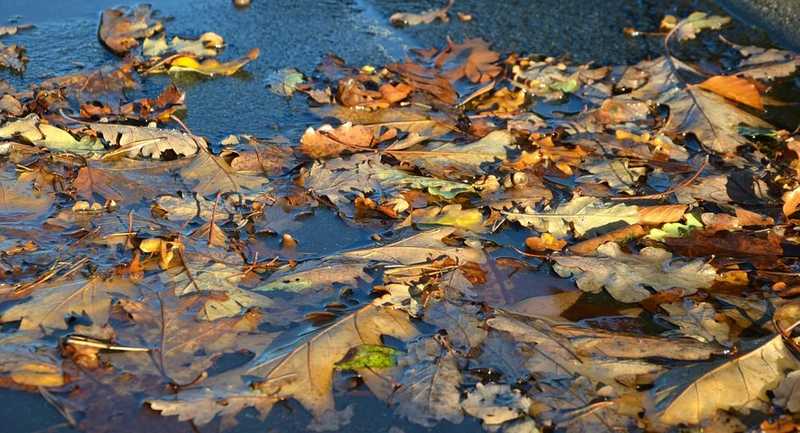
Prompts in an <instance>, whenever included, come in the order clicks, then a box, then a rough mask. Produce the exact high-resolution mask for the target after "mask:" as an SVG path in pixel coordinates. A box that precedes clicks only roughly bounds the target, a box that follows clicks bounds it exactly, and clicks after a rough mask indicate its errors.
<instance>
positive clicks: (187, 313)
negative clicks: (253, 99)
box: [0, 1, 800, 432]
mask: <svg viewBox="0 0 800 433" xmlns="http://www.w3.org/2000/svg"><path fill="white" fill-rule="evenodd" d="M452 3H453V2H452V1H451V2H449V3H448V4H447V5H446V6H445V7H444V8H443V9H438V10H433V11H429V12H426V13H423V14H412V13H404V14H400V15H396V16H393V17H392V21H393V22H396V23H402V24H404V25H416V24H422V23H429V22H432V21H434V20H437V19H438V20H442V21H447V20H448V19H449V18H448V11H449V8H450V7H451V6H452ZM728 21H729V20H728V19H727V18H724V17H718V16H709V15H706V14H703V13H695V14H692V15H690V16H689V17H688V18H686V19H684V20H681V21H678V20H674V21H673V20H669V19H665V22H664V23H663V26H664V27H665V29H666V30H667V31H668V33H666V34H664V35H663V37H664V41H663V42H664V47H665V52H664V56H663V57H660V58H656V59H652V60H646V61H642V62H640V63H639V64H635V65H628V66H603V67H595V66H592V65H574V64H569V63H567V62H564V61H561V60H558V59H553V58H549V57H542V56H520V55H509V56H502V55H501V54H500V53H498V52H495V51H493V50H492V48H491V46H490V44H489V43H487V42H486V41H483V40H480V39H468V40H465V41H461V42H458V41H454V40H447V41H446V43H445V44H443V45H442V46H441V47H437V48H432V49H427V50H414V51H413V52H412V53H410V56H409V58H408V59H407V60H406V61H405V62H403V63H395V64H390V65H386V66H385V67H381V68H376V67H372V66H364V67H353V66H349V65H347V63H346V62H345V61H344V60H343V59H340V58H338V57H335V56H333V55H330V56H328V57H326V58H325V59H323V60H322V63H321V64H320V65H319V67H318V68H317V69H316V70H315V71H302V72H301V71H298V70H296V69H285V70H281V71H278V72H276V73H275V74H274V75H273V76H271V77H264V78H266V79H267V81H268V83H269V85H268V88H269V90H271V91H273V92H275V93H277V94H280V95H282V96H284V97H286V98H307V99H308V102H309V114H316V115H317V116H318V119H319V121H318V122H317V123H316V124H313V125H308V126H309V127H308V129H307V130H306V131H305V132H304V133H303V134H302V135H300V136H296V137H290V138H289V139H286V138H282V137H270V138H258V137H254V136H251V135H247V134H239V133H237V134H234V135H230V136H228V137H227V138H225V139H224V140H222V141H221V142H220V143H210V142H208V141H207V140H206V139H205V138H203V137H200V136H198V135H195V134H193V133H192V131H191V130H190V129H189V128H188V127H186V125H184V124H183V121H182V120H181V113H182V112H183V111H185V110H186V109H187V107H186V106H185V103H184V93H183V90H182V89H180V88H178V87H176V85H175V84H170V85H169V86H168V87H166V88H165V89H163V91H162V93H161V94H160V95H158V96H156V97H152V98H142V99H138V100H131V99H130V98H129V96H128V93H127V91H128V90H130V89H134V88H137V87H142V86H152V85H153V81H152V80H151V79H150V78H149V76H150V75H151V74H156V73H169V74H171V75H173V76H174V75H175V74H178V73H198V74H202V75H207V76H226V75H232V74H234V73H236V72H237V71H239V70H241V68H242V67H244V66H245V65H246V64H247V63H249V62H250V61H253V60H255V59H256V58H257V57H258V49H257V48H254V49H252V50H251V51H250V52H249V53H248V54H247V55H246V56H244V57H242V58H239V59H237V60H231V61H220V60H217V58H216V57H217V56H218V55H221V54H222V53H223V50H224V47H225V43H224V39H223V37H222V36H220V35H217V34H216V33H212V32H206V33H203V34H202V35H200V36H199V37H197V38H196V39H193V38H182V37H178V36H172V37H168V36H167V34H166V30H165V29H164V25H163V23H162V22H161V21H160V20H158V19H157V15H156V14H155V13H154V12H153V11H152V10H151V9H150V8H149V7H148V6H140V7H137V8H135V9H131V10H127V9H109V10H106V11H104V12H103V14H102V17H101V22H100V30H99V38H100V41H101V42H102V43H103V44H104V45H105V46H106V47H107V48H108V49H109V50H111V51H112V52H113V53H116V54H118V55H120V56H125V57H124V59H121V60H120V61H119V64H118V65H116V66H115V67H111V68H107V69H103V70H98V71H90V72H87V73H82V74H75V75H69V76H61V77H55V78H51V79H48V80H46V81H44V82H41V83H38V84H37V85H35V86H34V88H33V89H32V91H31V92H15V91H14V90H13V89H8V90H3V95H2V99H0V110H2V111H1V112H0V115H2V118H1V119H2V123H0V227H1V228H2V231H1V232H0V277H2V278H1V279H0V322H2V324H3V332H2V334H0V341H2V344H0V386H2V387H5V388H11V389H17V390H25V391H36V392H41V393H42V394H43V395H44V396H45V397H46V398H47V400H48V402H50V403H51V404H53V405H55V406H56V407H57V408H58V409H59V410H60V411H61V413H62V414H64V416H65V418H66V419H67V421H68V422H69V423H71V424H72V425H73V427H75V428H78V429H80V430H84V431H106V430H107V429H108V428H114V429H121V430H117V431H128V430H130V431H142V430H144V429H147V428H150V429H153V430H154V431H172V430H175V431H182V430H181V429H182V428H184V427H191V429H194V430H198V429H204V428H205V427H204V426H205V425H207V424H211V425H212V427H208V428H212V429H218V430H220V431H224V430H227V429H230V428H232V427H233V426H234V425H235V424H236V423H237V422H238V421H240V420H241V416H240V413H241V412H242V411H244V410H249V411H250V413H257V414H258V415H260V416H261V417H262V418H266V417H269V413H270V412H271V411H273V410H279V409H277V408H278V407H279V406H282V405H280V403H281V402H282V401H286V400H292V401H294V402H296V404H298V405H299V406H302V408H304V409H305V411H307V413H308V414H309V415H308V417H309V419H308V422H309V424H308V428H309V429H312V430H342V431H347V430H346V429H347V428H348V427H347V426H348V424H349V423H350V422H351V421H352V420H353V418H368V419H372V416H371V415H373V414H364V413H359V412H358V408H359V406H358V405H350V404H349V402H350V401H351V399H350V397H352V396H353V395H356V394H361V395H363V394H364V393H369V394H370V395H373V396H374V397H375V398H377V399H379V400H380V401H381V402H382V403H383V404H384V405H385V406H386V407H387V408H389V409H388V410H390V411H391V413H392V420H393V421H392V422H399V421H401V420H402V422H407V423H414V424H418V425H420V426H423V427H425V428H439V427H441V426H443V425H445V424H444V423H450V424H460V423H463V422H465V420H466V419H468V418H473V419H474V420H476V421H477V422H479V423H480V424H482V425H483V427H484V428H485V429H486V430H488V431H504V432H523V431H525V432H536V431H609V432H610V431H645V430H647V431H670V430H672V431H678V429H681V428H683V427H682V426H692V427H697V428H699V429H709V430H713V431H735V428H736V427H737V426H740V427H742V428H744V427H745V425H747V426H751V427H754V426H755V424H753V423H754V422H759V423H760V422H762V421H763V424H761V425H762V427H763V426H766V427H763V429H764V430H765V431H767V429H768V428H773V426H775V425H778V424H780V423H783V424H781V425H784V424H785V425H789V424H791V423H792V422H793V420H795V417H800V397H799V396H798V394H797V393H796V392H795V391H796V390H797V389H798V385H797V383H796V382H797V378H798V377H800V375H798V371H800V359H798V358H797V353H800V352H798V350H799V349H800V341H799V340H798V338H797V337H796V336H795V334H794V329H795V328H796V324H797V323H798V320H800V308H798V303H797V300H796V297H797V296H798V295H800V290H798V287H800V286H799V284H800V279H798V277H797V275H798V274H797V270H798V266H800V262H798V257H800V239H799V238H798V236H797V234H796V228H797V226H796V225H795V224H798V219H796V218H797V212H796V211H797V209H798V207H800V178H798V173H800V159H798V157H799V156H800V147H798V141H797V140H798V138H800V137H798V136H797V129H796V127H797V125H787V124H785V122H786V120H785V118H782V117H780V116H771V111H770V110H771V109H773V108H774V109H776V110H777V109H780V108H781V107H787V106H794V105H795V104H796V103H797V101H785V100H781V93H780V92H778V91H776V90H775V89H781V88H786V86H791V85H792V81H793V80H794V82H795V83H796V80H797V77H796V75H795V74H796V71H797V65H798V63H799V62H800V57H798V55H797V54H794V53H791V52H786V51H779V50H776V49H762V48H758V47H749V46H740V45H736V44H734V43H732V42H730V41H728V40H726V39H720V38H717V37H716V36H717V35H716V31H717V30H719V29H720V28H721V27H723V26H724V25H726V24H727V23H728ZM14 32H16V29H2V30H0V36H2V35H3V34H13V33H14ZM698 50H701V51H702V52H703V53H704V56H703V57H702V58H697V51H698ZM0 56H2V54H0ZM4 58H5V57H0V62H2V61H3V59H4ZM17 58H19V57H17ZM265 91H266V89H265ZM150 94H156V92H152V93H150ZM100 96H102V98H100ZM99 101H104V102H99ZM106 101H107V102H106ZM565 107H572V108H565ZM565 110H566V111H565ZM68 113H75V114H68ZM230 132H233V131H230ZM551 283H552V284H551ZM557 287H560V288H562V289H563V290H562V289H557ZM280 410H283V409H280ZM153 411H155V412H153ZM154 413H159V414H160V415H163V418H161V417H159V416H157V415H154ZM776 414H780V415H782V416H781V417H780V418H775V415H776ZM293 416H299V415H297V414H295V415H293ZM303 416H305V415H303ZM120 419H124V420H125V422H124V423H120V422H119V420H120ZM154 419H155V420H156V421H154ZM154 422H155V423H156V424H155V425H156V427H153V425H154V424H153V423H154ZM182 422H190V423H191V426H186V425H182V424H181V423H182ZM265 422H266V423H270V419H267V421H265ZM123 424H124V425H123ZM791 425H793V424H791ZM108 426H113V427H108ZM270 428H272V427H270ZM714 429H716V430H714ZM719 429H733V430H719ZM184 430H185V429H184ZM769 431H788V430H777V427H775V429H773V430H769Z"/></svg>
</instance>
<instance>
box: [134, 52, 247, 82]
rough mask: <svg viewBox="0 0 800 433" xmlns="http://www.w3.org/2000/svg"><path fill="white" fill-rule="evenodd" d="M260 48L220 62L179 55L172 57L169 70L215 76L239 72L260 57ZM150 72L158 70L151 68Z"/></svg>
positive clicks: (170, 71)
mask: <svg viewBox="0 0 800 433" xmlns="http://www.w3.org/2000/svg"><path fill="white" fill-rule="evenodd" d="M259 53H260V50H259V49H258V48H253V49H251V50H250V51H248V52H247V54H246V55H245V56H244V57H241V58H238V59H235V60H231V61H228V62H224V63H223V62H220V61H218V60H216V59H205V60H203V61H197V58H196V57H194V56H189V55H179V56H177V57H174V58H172V59H170V61H169V62H168V66H167V72H169V73H180V72H195V73H198V74H202V75H207V76H210V77H213V76H218V75H222V76H228V75H233V74H235V73H237V72H239V70H240V69H242V68H243V67H244V66H245V65H247V64H248V63H250V62H252V61H253V60H255V59H257V58H258V55H259ZM148 72H151V73H152V72H156V71H154V70H150V71H148Z"/></svg>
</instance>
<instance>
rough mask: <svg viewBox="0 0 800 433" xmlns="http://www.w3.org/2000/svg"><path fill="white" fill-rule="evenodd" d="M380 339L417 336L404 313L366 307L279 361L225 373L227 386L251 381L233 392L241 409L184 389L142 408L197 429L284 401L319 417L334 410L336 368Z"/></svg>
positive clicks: (223, 397) (219, 397)
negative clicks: (229, 381) (190, 423)
mask: <svg viewBox="0 0 800 433" xmlns="http://www.w3.org/2000/svg"><path fill="white" fill-rule="evenodd" d="M382 334H386V335H391V336H393V337H395V338H399V339H403V340H407V339H409V338H411V337H413V336H415V335H416V334H417V331H416V329H415V328H414V327H413V325H412V324H411V322H410V321H409V319H408V317H407V316H406V313H404V312H399V311H396V310H391V309H383V308H381V307H379V306H377V305H374V304H370V305H367V306H365V307H363V308H361V309H359V310H357V311H356V312H354V313H352V314H350V315H347V316H345V317H343V318H341V319H339V320H338V321H336V322H335V323H334V324H332V325H330V326H329V327H327V328H325V329H324V330H322V331H320V332H319V333H317V334H316V335H315V336H313V337H311V338H310V339H308V340H307V341H304V342H300V343H298V345H297V346H296V348H295V349H293V350H292V351H291V352H289V353H288V354H286V355H284V356H281V357H279V358H277V359H274V360H268V361H266V362H265V361H261V359H260V358H256V359H255V360H254V361H251V363H249V364H247V365H245V366H244V367H242V369H241V370H242V371H241V372H240V371H239V370H233V371H230V372H227V373H225V374H224V376H225V378H231V379H234V380H233V381H232V382H233V383H236V382H240V380H239V377H240V375H241V374H247V376H249V377H252V378H255V379H254V380H253V381H252V382H251V385H250V388H247V389H245V390H241V389H239V390H238V391H235V392H236V393H237V394H239V395H242V398H243V399H245V401H243V402H242V403H238V402H237V403H235V404H234V405H232V407H230V408H227V407H226V406H228V405H225V404H220V403H221V402H222V401H225V400H226V397H227V395H226V393H225V392H222V393H219V394H215V393H214V392H213V391H212V390H210V389H208V388H206V389H202V388H201V389H194V390H192V389H189V390H186V391H182V392H178V393H177V394H175V395H174V396H170V397H168V398H163V399H150V400H148V403H149V404H150V407H152V408H153V409H154V410H157V411H160V412H161V414H162V415H164V416H172V415H178V418H179V419H181V420H184V421H185V420H190V419H191V420H193V421H194V422H195V423H196V424H198V425H204V424H206V423H208V422H210V421H211V420H212V419H213V418H214V416H216V415H217V414H222V415H226V416H233V415H235V414H236V413H237V412H238V411H239V410H241V409H243V408H244V407H247V406H258V407H259V408H260V410H261V411H262V413H264V414H265V412H268V411H269V409H270V408H271V406H272V404H273V403H275V402H277V401H278V400H281V399H285V398H294V399H296V400H297V401H299V402H300V404H302V405H303V407H305V408H306V409H308V410H309V411H310V412H311V413H312V414H313V415H315V416H317V417H319V416H325V415H326V414H330V412H331V411H332V410H333V409H334V401H333V393H332V386H333V374H334V372H335V369H336V363H337V362H338V361H340V360H342V359H343V358H344V357H345V356H346V355H347V353H348V352H349V351H350V349H352V348H354V347H357V346H360V345H363V344H372V345H377V344H380V343H381V335H382ZM222 390H223V391H225V388H222ZM234 390H236V388H234ZM198 394H200V395H199V396H198ZM257 396H261V399H258V398H256V397H257ZM265 400H266V401H265Z"/></svg>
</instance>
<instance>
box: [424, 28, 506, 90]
mask: <svg viewBox="0 0 800 433" xmlns="http://www.w3.org/2000/svg"><path fill="white" fill-rule="evenodd" d="M462 58H464V59H463V61H461V63H458V61H459V60H460V59H462ZM498 60H500V54H498V53H496V52H494V51H492V50H491V49H489V43H488V42H486V41H484V40H483V39H480V38H474V39H466V40H465V41H464V42H463V43H461V44H457V43H454V42H453V41H450V40H448V41H447V48H446V49H445V50H443V51H442V52H441V53H439V54H438V55H437V56H436V66H437V68H443V67H444V73H443V76H444V77H445V78H447V79H448V80H450V81H456V80H459V79H461V78H464V77H466V78H467V79H469V81H471V82H473V83H486V82H489V81H491V80H492V79H493V78H494V77H496V76H498V75H499V74H500V73H501V72H502V71H503V68H501V67H500V66H498V65H496V64H495V63H496V62H497V61H498ZM453 61H455V62H456V66H455V67H450V68H448V67H447V66H446V64H447V63H451V62H453Z"/></svg>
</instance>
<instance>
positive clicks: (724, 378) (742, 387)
mask: <svg viewBox="0 0 800 433" xmlns="http://www.w3.org/2000/svg"><path fill="white" fill-rule="evenodd" d="M798 366H800V364H799V363H798V361H797V358H796V357H795V355H794V354H793V353H792V352H791V350H790V349H789V348H788V347H787V346H786V342H785V341H784V339H783V337H781V336H780V335H778V336H774V337H770V338H767V339H761V341H758V342H755V343H754V344H751V345H750V346H749V347H747V348H743V350H742V354H741V355H739V356H738V357H736V358H734V359H732V360H722V361H719V362H709V363H704V364H697V365H695V366H693V367H692V368H689V369H686V370H684V369H678V370H674V371H672V372H668V373H665V374H664V375H663V376H661V377H659V379H658V381H657V382H656V384H655V387H654V388H653V390H651V391H650V395H651V398H652V399H653V412H652V413H651V414H650V415H652V416H653V417H654V418H655V419H656V420H658V421H659V422H661V423H664V424H669V425H674V424H678V423H684V424H699V423H700V422H701V421H704V420H707V419H708V418H710V417H711V416H712V415H714V413H715V412H716V411H717V410H740V411H741V410H747V409H758V408H763V407H764V405H765V403H766V402H767V401H768V397H767V391H771V390H774V389H776V388H777V387H778V385H779V383H780V382H781V381H782V380H783V379H784V378H785V377H786V373H785V372H786V371H787V370H796V369H797V368H798Z"/></svg>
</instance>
